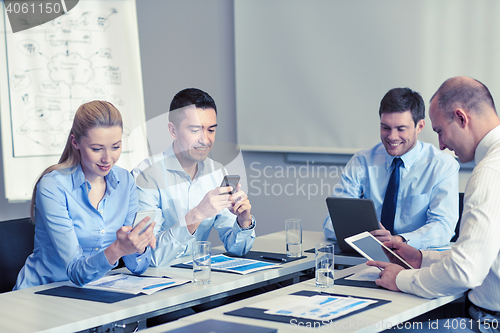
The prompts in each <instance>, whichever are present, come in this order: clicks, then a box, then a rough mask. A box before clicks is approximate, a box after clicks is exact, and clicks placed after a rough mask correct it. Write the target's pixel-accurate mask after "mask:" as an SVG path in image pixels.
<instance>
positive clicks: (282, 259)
mask: <svg viewBox="0 0 500 333" xmlns="http://www.w3.org/2000/svg"><path fill="white" fill-rule="evenodd" d="M260 257H261V258H262V259H268V260H276V261H282V262H286V259H285V258H279V257H270V256H260Z"/></svg>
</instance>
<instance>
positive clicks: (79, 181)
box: [71, 164, 120, 190]
mask: <svg viewBox="0 0 500 333" xmlns="http://www.w3.org/2000/svg"><path fill="white" fill-rule="evenodd" d="M104 179H106V182H107V184H108V185H110V186H111V187H112V188H113V189H116V188H117V186H118V183H120V181H119V180H118V179H117V178H116V175H115V172H114V170H113V168H111V170H109V173H108V174H107V175H106V176H105V177H104ZM71 180H72V181H73V190H76V189H77V188H79V187H80V186H82V185H83V184H84V183H85V174H84V173H83V170H82V166H81V165H80V164H78V166H77V167H76V169H75V171H74V172H72V173H71ZM89 186H90V184H89Z"/></svg>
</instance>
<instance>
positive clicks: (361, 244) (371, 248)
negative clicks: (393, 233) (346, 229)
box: [352, 237, 389, 262]
mask: <svg viewBox="0 0 500 333" xmlns="http://www.w3.org/2000/svg"><path fill="white" fill-rule="evenodd" d="M352 243H353V244H354V245H356V246H357V247H358V248H359V249H360V250H361V251H363V252H364V253H366V254H367V255H369V256H370V257H371V258H372V259H373V260H375V261H385V262H389V258H387V256H386V255H385V252H384V250H382V246H381V245H380V244H379V243H377V242H376V241H374V240H373V238H371V237H365V238H362V239H358V240H356V241H353V242H352Z"/></svg>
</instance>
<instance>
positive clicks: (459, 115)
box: [454, 109, 469, 128]
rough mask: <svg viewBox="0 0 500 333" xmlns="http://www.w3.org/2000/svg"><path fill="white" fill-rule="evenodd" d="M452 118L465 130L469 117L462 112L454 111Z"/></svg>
mask: <svg viewBox="0 0 500 333" xmlns="http://www.w3.org/2000/svg"><path fill="white" fill-rule="evenodd" d="M454 116H455V118H456V119H457V121H458V123H459V125H460V126H461V127H462V128H465V127H466V126H467V125H468V124H469V117H468V116H467V114H466V113H465V111H464V110H462V109H455V111H454Z"/></svg>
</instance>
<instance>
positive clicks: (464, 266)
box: [396, 126, 500, 311]
mask: <svg viewBox="0 0 500 333" xmlns="http://www.w3.org/2000/svg"><path fill="white" fill-rule="evenodd" d="M475 162H476V167H475V168H474V170H473V171H472V174H471V177H470V179H469V181H468V182H467V186H466V188H465V196H464V210H463V214H462V222H461V225H460V236H459V238H458V240H457V242H456V243H455V245H454V246H453V247H452V248H451V249H450V250H448V251H444V252H433V251H422V254H423V258H422V265H421V267H422V268H421V269H415V270H405V271H401V272H400V273H399V274H398V276H397V278H396V284H397V286H398V288H399V289H400V290H401V291H404V292H408V293H412V294H415V295H419V296H422V297H426V298H433V297H439V296H444V295H453V294H459V293H462V292H465V291H467V290H468V289H472V290H471V292H470V293H469V299H470V300H471V302H472V303H474V304H475V305H477V306H480V307H482V308H485V309H488V310H492V311H499V310H500V193H499V191H500V126H498V127H496V128H494V129H493V130H491V131H490V132H489V133H488V134H487V135H486V136H485V137H484V138H483V139H482V140H481V142H480V143H479V145H478V146H477V148H476V152H475Z"/></svg>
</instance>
